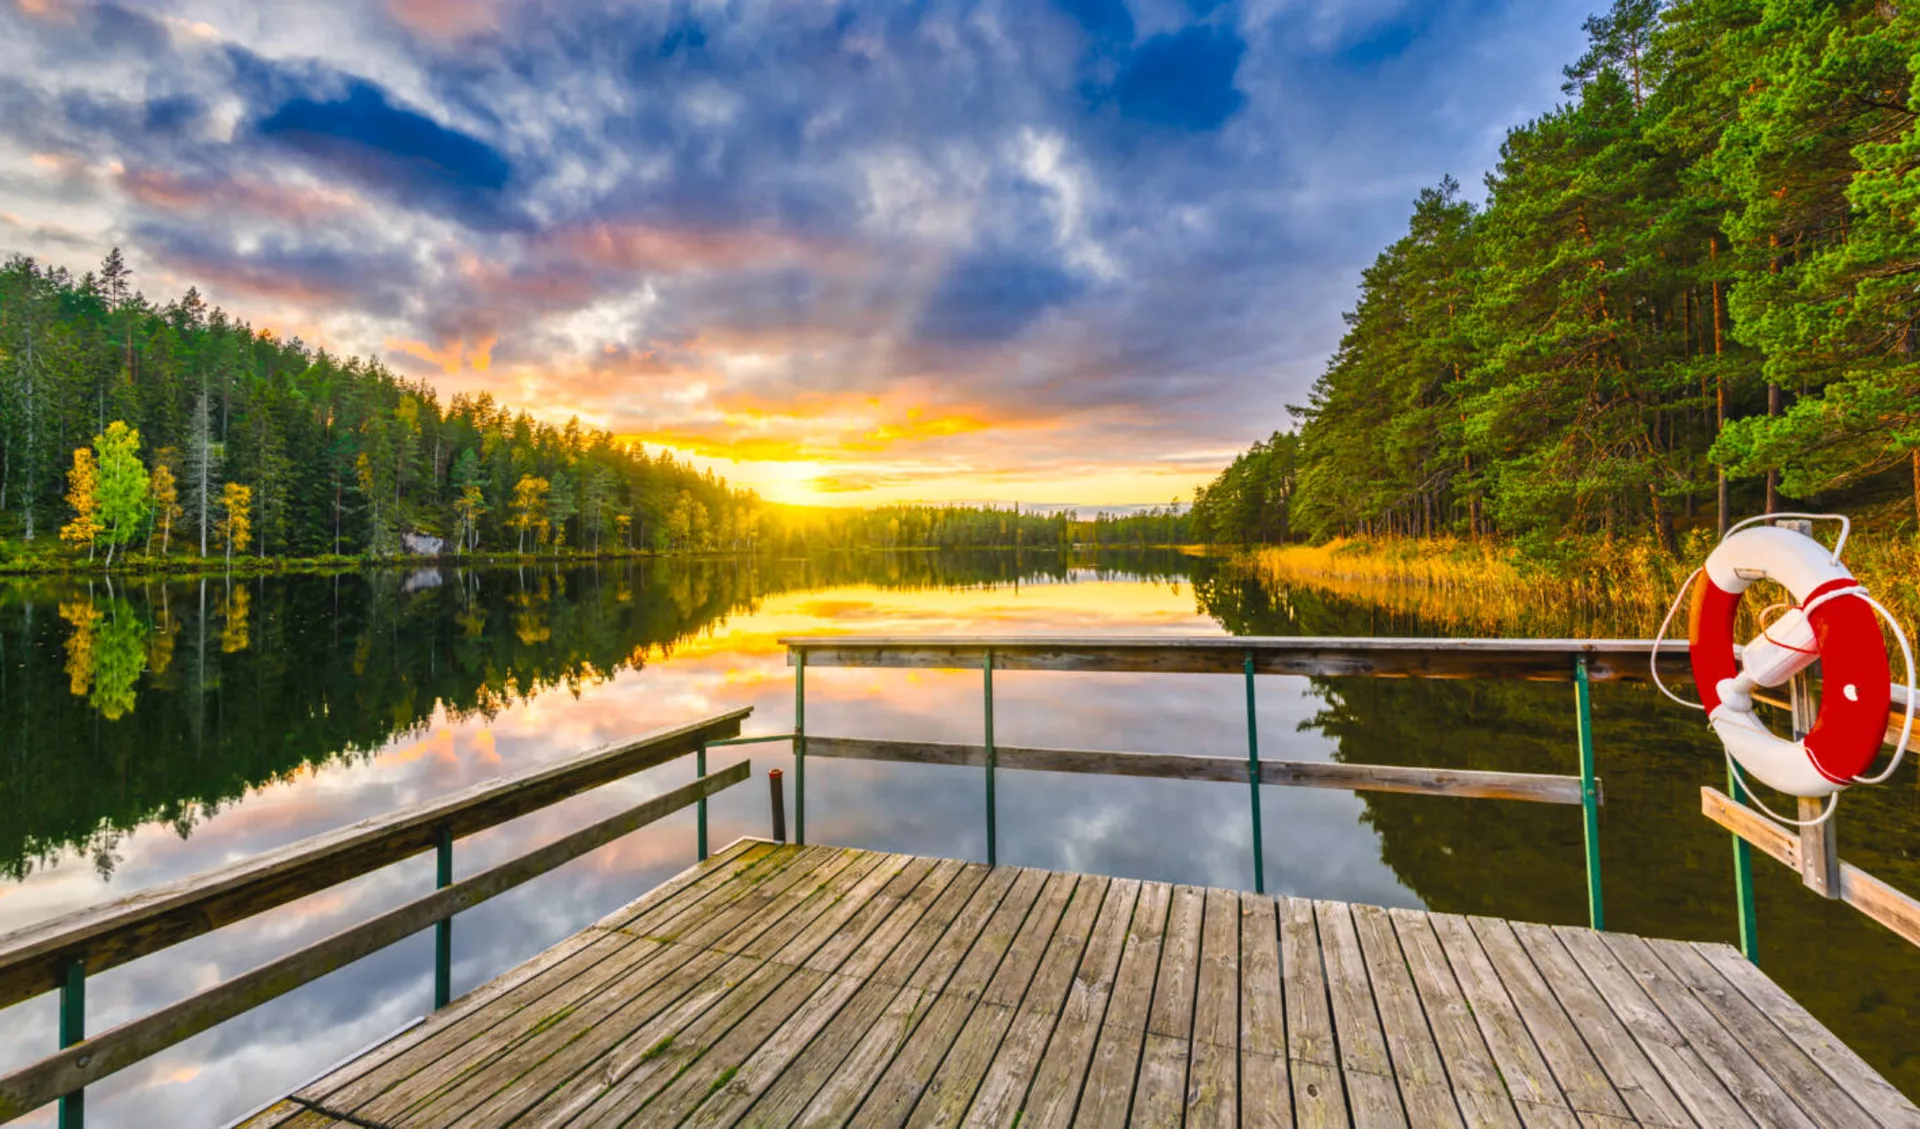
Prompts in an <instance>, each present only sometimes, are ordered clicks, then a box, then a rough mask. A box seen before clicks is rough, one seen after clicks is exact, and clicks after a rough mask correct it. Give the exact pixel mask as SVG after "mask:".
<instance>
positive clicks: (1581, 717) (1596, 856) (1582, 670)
mask: <svg viewBox="0 0 1920 1129" xmlns="http://www.w3.org/2000/svg"><path fill="white" fill-rule="evenodd" d="M1573 696H1574V703H1575V707H1576V711H1577V714H1578V727H1579V731H1580V817H1581V823H1582V827H1583V830H1584V831H1585V833H1586V841H1587V920H1588V921H1589V922H1590V923H1592V925H1593V927H1594V928H1595V929H1605V928H1606V914H1605V913H1604V912H1603V911H1602V910H1601V907H1600V789H1599V788H1598V787H1597V786H1596V785H1595V784H1594V782H1593V692H1592V689H1591V688H1590V687H1589V686H1588V685H1587V657H1586V656H1585V655H1581V656H1580V657H1579V658H1578V659H1576V660H1574V667H1573Z"/></svg>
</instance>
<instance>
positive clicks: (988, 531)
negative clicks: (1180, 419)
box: [765, 504, 1190, 556]
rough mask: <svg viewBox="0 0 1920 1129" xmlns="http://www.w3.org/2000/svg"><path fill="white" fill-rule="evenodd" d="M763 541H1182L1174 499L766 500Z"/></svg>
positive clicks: (970, 545) (861, 547)
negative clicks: (1154, 502)
mask: <svg viewBox="0 0 1920 1129" xmlns="http://www.w3.org/2000/svg"><path fill="white" fill-rule="evenodd" d="M766 509H767V514H768V519H767V526H768V532H767V533H766V535H765V539H766V541H767V543H768V544H770V545H771V546H773V547H774V548H775V550H776V551H778V552H780V553H782V554H784V555H788V556H794V555H799V554H802V553H808V552H822V551H825V552H836V551H865V550H876V549H1022V548H1024V549H1046V550H1057V549H1063V548H1070V547H1074V546H1083V547H1097V546H1111V547H1115V548H1119V547H1123V546H1130V545H1131V546H1138V545H1172V544H1179V543H1181V542H1183V541H1186V540H1188V538H1189V533H1190V527H1189V521H1188V516H1187V514H1186V512H1185V511H1184V510H1182V509H1181V507H1180V506H1178V505H1177V504H1169V505H1167V506H1164V507H1162V506H1153V507H1149V508H1148V509H1145V510H1141V511H1138V512H1135V513H1129V514H1116V513H1109V512H1106V511H1099V512H1096V513H1095V514H1094V515H1093V516H1092V517H1090V518H1085V519H1082V518H1080V517H1078V516H1077V515H1075V514H1073V513H1069V512H1067V511H1055V512H1047V513H1036V512H1034V511H1032V510H1023V509H1021V508H1020V507H1019V506H1017V505H1014V506H1005V507H1000V506H984V505H937V504H936V505H928V504H901V505H891V506H875V507H872V508H869V509H826V508H812V507H799V506H780V505H769V506H767V507H766Z"/></svg>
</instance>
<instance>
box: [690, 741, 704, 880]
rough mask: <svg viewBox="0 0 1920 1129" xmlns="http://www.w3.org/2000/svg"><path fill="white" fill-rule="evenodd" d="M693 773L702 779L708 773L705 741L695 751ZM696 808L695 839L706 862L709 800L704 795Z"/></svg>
mask: <svg viewBox="0 0 1920 1129" xmlns="http://www.w3.org/2000/svg"><path fill="white" fill-rule="evenodd" d="M693 775H694V776H695V777H697V778H701V779H704V778H705V777H706V775H707V743H706V742H705V741H702V742H700V747H699V748H698V749H695V750H694V752H693ZM695 810H696V812H697V813H698V814H697V815H696V816H695V818H696V819H697V820H698V822H696V823H695V824H694V827H695V832H694V841H695V845H696V846H697V847H698V849H699V852H700V861H701V862H705V861H707V801H706V798H705V797H704V796H703V797H701V799H700V802H699V804H697V805H695Z"/></svg>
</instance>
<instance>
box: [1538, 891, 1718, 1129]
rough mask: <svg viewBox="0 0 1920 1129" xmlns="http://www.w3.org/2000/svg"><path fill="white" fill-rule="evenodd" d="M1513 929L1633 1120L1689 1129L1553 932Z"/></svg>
mask: <svg viewBox="0 0 1920 1129" xmlns="http://www.w3.org/2000/svg"><path fill="white" fill-rule="evenodd" d="M1512 929H1513V933H1514V936H1515V937H1516V938H1518V940H1519V942H1520V945H1521V947H1522V948H1524V949H1525V950H1526V953H1527V955H1528V956H1529V957H1531V958H1532V959H1533V964H1534V967H1536V968H1538V969H1539V970H1540V976H1541V979H1542V980H1544V981H1545V983H1546V985H1547V987H1548V990H1550V991H1551V992H1552V993H1553V995H1554V998H1555V999H1557V1000H1559V1002H1560V1006H1561V1007H1562V1008H1564V1009H1565V1010H1566V1013H1567V1016H1568V1018H1569V1019H1571V1020H1572V1022H1573V1027H1574V1030H1575V1031H1577V1032H1578V1033H1579V1034H1580V1037H1581V1038H1582V1039H1584V1040H1585V1041H1586V1044H1587V1047H1588V1049H1589V1050H1591V1051H1592V1052H1593V1056H1594V1058H1595V1059H1596V1060H1597V1061H1598V1062H1599V1063H1600V1068H1601V1069H1602V1070H1603V1071H1605V1072H1606V1075H1607V1079H1608V1081H1610V1082H1612V1083H1613V1088H1614V1089H1615V1090H1616V1091H1618V1093H1619V1094H1620V1097H1621V1098H1622V1099H1623V1100H1624V1101H1625V1102H1626V1103H1627V1106H1628V1108H1630V1109H1631V1110H1632V1112H1633V1116H1634V1118H1635V1119H1636V1120H1637V1121H1639V1122H1640V1124H1642V1125H1667V1126H1675V1127H1685V1126H1690V1125H1692V1124H1693V1118H1692V1117H1690V1116H1689V1115H1688V1114H1687V1111H1686V1107H1685V1106H1684V1105H1683V1104H1682V1103H1681V1101H1680V1099H1679V1098H1678V1097H1677V1096H1676V1095H1675V1094H1674V1093H1673V1089H1672V1087H1671V1086H1669V1085H1668V1084H1667V1082H1666V1080H1665V1079H1663V1078H1662V1077H1661V1076H1660V1072H1659V1071H1658V1070H1657V1069H1655V1067H1654V1065H1653V1063H1652V1061H1650V1060H1649V1059H1648V1058H1647V1054H1646V1052H1645V1051H1643V1050H1641V1049H1640V1045H1639V1043H1637V1042H1636V1041H1635V1040H1634V1037H1633V1033H1632V1032H1630V1031H1628V1030H1627V1028H1626V1025H1625V1024H1623V1023H1622V1022H1621V1021H1620V1018H1619V1017H1618V1016H1616V1015H1615V1014H1614V1013H1613V1009H1612V1008H1610V1007H1608V1006H1607V1002H1606V1000H1605V999H1604V998H1603V997H1602V996H1601V995H1600V993H1599V991H1598V990H1597V989H1595V988H1594V986H1593V985H1592V984H1591V983H1590V982H1589V981H1588V980H1587V977H1586V975H1585V973H1583V972H1582V971H1581V969H1580V962H1579V961H1577V960H1575V959H1574V958H1573V957H1572V956H1571V955H1570V954H1569V953H1568V952H1567V950H1566V948H1565V946H1563V945H1561V943H1560V940H1559V938H1558V937H1556V936H1555V935H1554V932H1553V930H1552V929H1550V928H1548V927H1547V926H1544V925H1532V924H1525V923H1522V922H1517V921H1516V922H1513V923H1512ZM1584 1112H1591V1111H1584Z"/></svg>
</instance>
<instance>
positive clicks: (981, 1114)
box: [962, 875, 1138, 1126]
mask: <svg viewBox="0 0 1920 1129" xmlns="http://www.w3.org/2000/svg"><path fill="white" fill-rule="evenodd" d="M1114 885H1117V883H1113V882H1110V881H1109V880H1108V879H1106V878H1099V877H1094V876H1091V875H1082V876H1081V878H1080V882H1079V884H1078V885H1077V886H1075V887H1074V891H1073V900H1072V901H1070V902H1069V903H1067V909H1066V912H1065V913H1063V914H1061V916H1060V924H1059V925H1057V926H1056V927H1055V928H1054V931H1053V939H1052V940H1051V941H1049V942H1048V943H1047V950H1046V952H1045V953H1044V954H1043V955H1042V956H1041V958H1040V967H1039V968H1038V969H1036V970H1035V972H1034V976H1033V980H1032V982H1031V983H1029V984H1028V986H1027V992H1026V995H1025V996H1023V997H1021V999H1020V1001H1019V1003H1018V1005H1017V1006H1016V1009H1015V1012H1014V1016H1013V1019H1012V1023H1011V1024H1010V1026H1009V1029H1008V1031H1007V1033H1006V1035H1005V1037H1004V1038H1003V1039H1002V1040H1001V1042H1000V1045H999V1047H998V1048H997V1049H995V1050H994V1052H993V1060H992V1062H991V1063H990V1064H989V1065H988V1067H987V1070H986V1073H985V1075H983V1076H982V1078H981V1080H980V1085H979V1087H978V1088H977V1090H976V1092H975V1094H974V1098H973V1104H972V1105H971V1106H970V1107H969V1108H968V1109H967V1110H966V1113H965V1121H964V1124H967V1125H972V1126H998V1125H1008V1124H1011V1123H1012V1121H1013V1120H1014V1118H1016V1117H1021V1116H1022V1111H1021V1104H1022V1099H1024V1098H1025V1097H1026V1094H1027V1088H1028V1086H1029V1084H1030V1083H1031V1082H1032V1081H1033V1078H1034V1076H1035V1074H1036V1072H1037V1071H1038V1069H1039V1065H1040V1061H1041V1056H1042V1053H1043V1052H1044V1051H1045V1050H1046V1048H1047V1045H1048V1042H1049V1040H1050V1038H1051V1037H1052V1036H1053V1034H1054V1032H1055V1030H1056V1029H1057V1021H1058V1019H1059V1017H1060V1015H1061V1012H1062V1009H1063V1008H1064V1007H1065V1005H1066V1003H1067V999H1068V996H1069V994H1070V993H1071V992H1072V990H1073V989H1074V988H1076V987H1078V986H1079V985H1080V983H1081V981H1080V979H1079V978H1078V977H1077V976H1076V975H1075V973H1076V970H1078V969H1079V968H1080V966H1081V963H1082V961H1083V959H1085V958H1086V957H1087V956H1088V952H1087V950H1088V945H1089V942H1090V940H1091V939H1092V935H1093V931H1094V927H1095V925H1096V923H1097V922H1098V920H1099V918H1100V915H1101V914H1102V913H1104V912H1106V911H1107V910H1108V909H1109V906H1110V904H1111V892H1112V888H1113V886H1114ZM1137 886H1138V884H1137V883H1128V884H1127V887H1128V888H1129V889H1137ZM1125 900H1126V902H1127V904H1128V905H1131V904H1132V895H1131V894H1130V893H1129V894H1127V895H1126V898H1125ZM1125 927H1126V922H1125V921H1124V920H1122V921H1121V922H1120V930H1124V929H1125ZM1110 932H1111V933H1112V935H1113V936H1115V937H1116V938H1117V937H1118V936H1120V935H1121V934H1120V931H1119V930H1112V931H1110ZM1119 955H1120V950H1119V946H1118V944H1117V943H1116V944H1115V945H1114V946H1113V956H1114V959H1115V960H1116V961H1117V960H1118V959H1119ZM1094 959H1098V958H1097V957H1096V958H1094ZM1082 1027H1083V1028H1084V1029H1086V1030H1087V1031H1089V1032H1091V1030H1092V1028H1091V1027H1090V1026H1088V1025H1085V1024H1083V1025H1082ZM962 1042H963V1043H964V1042H965V1037H964V1036H963V1037H962ZM1085 1046H1086V1048H1087V1049H1088V1050H1091V1049H1092V1046H1093V1043H1092V1039H1091V1037H1089V1038H1088V1039H1087V1040H1086V1043H1085ZM1081 1061H1082V1063H1083V1064H1084V1062H1085V1055H1084V1054H1082V1055H1081ZM1076 1093H1077V1088H1076ZM1069 1112H1071V1111H1069ZM1025 1120H1026V1121H1027V1122H1029V1123H1030V1122H1031V1121H1032V1120H1033V1119H1032V1118H1031V1117H1027V1118H1025Z"/></svg>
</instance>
